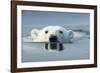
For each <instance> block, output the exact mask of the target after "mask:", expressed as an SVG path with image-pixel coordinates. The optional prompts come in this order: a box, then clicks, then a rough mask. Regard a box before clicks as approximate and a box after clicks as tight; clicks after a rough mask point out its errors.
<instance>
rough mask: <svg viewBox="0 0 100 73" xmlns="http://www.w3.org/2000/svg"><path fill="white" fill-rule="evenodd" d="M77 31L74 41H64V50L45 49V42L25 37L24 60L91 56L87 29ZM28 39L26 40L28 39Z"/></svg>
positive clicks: (71, 58) (86, 57)
mask: <svg viewBox="0 0 100 73" xmlns="http://www.w3.org/2000/svg"><path fill="white" fill-rule="evenodd" d="M74 33H77V34H78V36H77V35H75V36H76V37H75V38H74V39H73V42H72V43H63V46H64V50H63V51H58V52H57V51H49V50H46V49H45V43H35V42H32V41H31V39H29V38H27V36H26V37H24V39H23V44H22V45H23V47H22V62H41V61H62V60H82V59H89V58H90V55H89V54H90V42H89V41H90V39H89V34H87V32H86V31H81V32H80V31H74ZM25 38H26V39H27V40H26V39H25Z"/></svg>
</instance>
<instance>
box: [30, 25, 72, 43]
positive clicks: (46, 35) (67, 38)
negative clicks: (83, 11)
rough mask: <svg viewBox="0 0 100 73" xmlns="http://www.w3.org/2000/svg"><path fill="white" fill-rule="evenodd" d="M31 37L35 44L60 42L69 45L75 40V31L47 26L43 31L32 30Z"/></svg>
mask: <svg viewBox="0 0 100 73" xmlns="http://www.w3.org/2000/svg"><path fill="white" fill-rule="evenodd" d="M31 37H32V40H33V42H50V41H54V42H59V43H68V42H71V39H72V38H73V31H72V30H67V29H65V28H63V27H61V26H47V27H45V28H43V29H41V30H38V29H32V31H31Z"/></svg>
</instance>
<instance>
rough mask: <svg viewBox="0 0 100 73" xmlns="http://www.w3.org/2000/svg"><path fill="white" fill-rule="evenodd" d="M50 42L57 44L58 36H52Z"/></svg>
mask: <svg viewBox="0 0 100 73" xmlns="http://www.w3.org/2000/svg"><path fill="white" fill-rule="evenodd" d="M49 41H50V42H57V36H51V37H50V38H49Z"/></svg>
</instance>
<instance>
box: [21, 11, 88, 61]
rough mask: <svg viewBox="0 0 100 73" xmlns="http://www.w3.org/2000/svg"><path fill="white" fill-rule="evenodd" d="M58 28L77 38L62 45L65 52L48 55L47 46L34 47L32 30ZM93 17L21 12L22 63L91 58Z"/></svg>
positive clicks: (66, 13)
mask: <svg viewBox="0 0 100 73" xmlns="http://www.w3.org/2000/svg"><path fill="white" fill-rule="evenodd" d="M49 25H50V26H52V25H58V26H62V27H64V28H66V29H71V30H73V31H74V33H77V34H78V35H75V38H74V39H73V42H72V43H63V46H64V50H63V51H60V52H53V51H48V50H46V49H45V43H33V42H32V40H31V39H30V32H31V30H32V29H33V28H37V29H42V28H44V27H45V26H49ZM89 25H90V14H89V13H75V12H53V11H35V10H23V11H22V62H40V61H58V60H59V61H61V60H81V59H89V58H90V55H89V54H90V38H89V36H90V31H89V30H90V26H89Z"/></svg>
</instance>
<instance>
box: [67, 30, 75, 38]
mask: <svg viewBox="0 0 100 73" xmlns="http://www.w3.org/2000/svg"><path fill="white" fill-rule="evenodd" d="M68 35H69V39H72V38H73V37H74V33H73V31H72V30H69V31H68Z"/></svg>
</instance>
